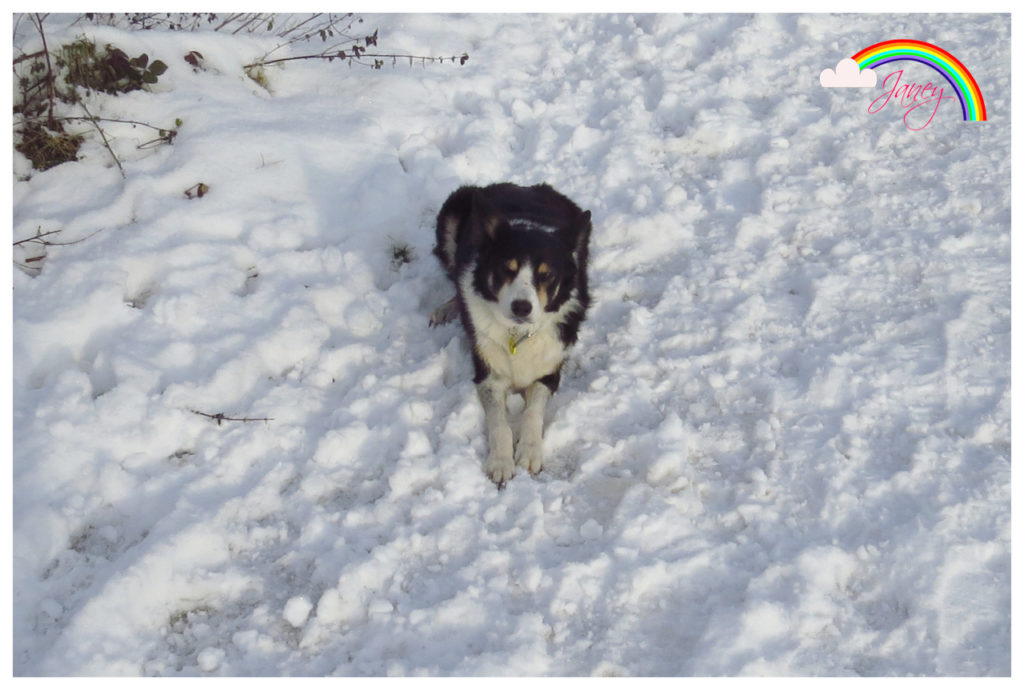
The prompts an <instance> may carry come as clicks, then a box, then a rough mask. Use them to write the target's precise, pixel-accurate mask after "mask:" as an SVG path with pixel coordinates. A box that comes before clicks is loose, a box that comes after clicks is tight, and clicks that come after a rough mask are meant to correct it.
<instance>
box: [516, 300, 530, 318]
mask: <svg viewBox="0 0 1024 690" xmlns="http://www.w3.org/2000/svg"><path fill="white" fill-rule="evenodd" d="M532 310H533V305H531V304H530V303H529V302H527V301H526V300H525V299H517V300H515V301H513V302H512V313H513V314H514V315H515V316H518V317H519V318H520V319H524V318H526V317H527V316H529V315H530V312H531V311H532Z"/></svg>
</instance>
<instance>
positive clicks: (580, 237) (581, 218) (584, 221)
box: [559, 211, 591, 262]
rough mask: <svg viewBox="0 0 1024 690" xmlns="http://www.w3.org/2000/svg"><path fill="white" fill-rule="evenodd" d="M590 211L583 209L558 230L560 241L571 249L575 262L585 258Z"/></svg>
mask: <svg viewBox="0 0 1024 690" xmlns="http://www.w3.org/2000/svg"><path fill="white" fill-rule="evenodd" d="M590 230H591V223H590V211H584V212H583V213H581V214H579V215H578V216H576V218H575V219H574V220H573V221H572V223H570V224H569V225H568V227H565V228H562V229H561V230H559V234H561V236H562V241H563V242H565V244H567V245H568V246H569V247H570V248H571V249H572V254H573V256H574V257H575V258H576V261H577V262H583V261H586V260H587V247H588V246H589V243H590Z"/></svg>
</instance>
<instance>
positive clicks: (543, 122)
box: [13, 15, 1010, 676]
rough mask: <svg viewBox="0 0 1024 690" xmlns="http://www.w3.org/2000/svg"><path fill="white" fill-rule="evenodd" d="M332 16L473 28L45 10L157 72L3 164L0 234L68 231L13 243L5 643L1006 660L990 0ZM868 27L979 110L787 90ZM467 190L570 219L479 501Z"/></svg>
mask: <svg viewBox="0 0 1024 690" xmlns="http://www.w3.org/2000/svg"><path fill="white" fill-rule="evenodd" d="M365 26H366V27H368V31H367V32H366V33H369V31H370V30H372V28H379V29H380V43H381V45H380V46H379V48H380V49H381V51H383V52H392V51H395V52H403V53H404V52H408V53H414V54H417V55H438V54H444V55H453V54H454V55H459V54H461V53H462V52H464V51H465V52H468V53H469V55H470V59H469V61H468V62H467V63H466V64H465V65H463V66H458V65H452V64H449V63H446V64H444V65H436V64H435V65H427V66H425V67H423V66H420V65H418V64H417V65H414V66H412V67H410V66H408V64H402V63H399V64H398V65H397V66H396V67H394V68H392V67H391V65H390V64H388V65H387V66H385V68H384V69H383V70H381V71H373V70H368V69H363V68H358V67H352V68H349V67H347V66H345V65H344V64H342V63H337V62H335V63H333V64H328V63H326V62H315V61H295V62H288V63H284V64H283V66H279V67H276V68H272V69H269V70H268V71H267V79H268V86H269V90H266V89H264V88H262V87H261V86H259V85H257V84H256V83H255V82H254V81H253V80H251V79H249V78H247V77H246V76H245V75H244V71H243V69H242V65H243V64H245V63H246V62H248V61H250V60H252V59H254V58H257V57H259V56H260V55H262V54H263V53H264V52H265V51H266V50H268V49H269V48H270V47H273V45H274V44H275V42H274V40H273V39H270V38H266V37H261V38H258V39H257V38H254V37H251V36H244V35H241V34H239V35H237V36H231V35H221V34H220V33H213V32H209V31H207V32H198V33H172V32H163V31H148V32H130V31H124V30H120V29H112V28H101V27H96V26H91V27H90V26H86V25H78V26H74V27H68V28H65V29H62V28H61V22H60V21H59V18H58V19H57V20H54V21H53V25H52V26H51V27H50V33H49V34H48V37H47V38H48V40H49V42H50V45H51V46H52V45H56V44H58V43H59V42H61V41H65V40H69V39H71V38H74V37H75V36H78V35H81V34H83V33H86V34H88V35H89V36H91V37H93V38H94V39H95V40H96V41H97V42H100V43H107V42H109V43H112V44H114V45H116V46H118V47H120V48H122V49H123V50H125V51H126V52H127V53H129V54H130V55H136V54H138V53H141V52H146V53H148V54H149V55H150V56H151V58H159V59H162V60H164V61H165V62H166V63H167V64H168V65H169V66H170V69H169V70H168V71H167V72H166V74H164V75H163V76H162V77H160V79H159V82H158V84H157V85H156V86H155V87H154V89H153V92H151V93H149V92H134V93H132V94H128V95H123V96H118V97H111V96H94V97H92V98H91V99H90V100H89V101H88V104H89V107H90V110H91V111H92V112H93V114H95V115H97V116H100V117H107V118H121V119H133V120H141V121H145V122H150V123H153V124H156V125H160V126H167V127H171V126H173V123H174V120H175V118H180V119H181V120H182V122H183V124H182V126H181V127H180V133H179V134H178V136H177V138H176V140H175V141H174V143H173V145H171V146H162V147H146V148H144V149H142V150H139V149H137V148H136V147H137V145H138V144H139V143H142V142H144V141H146V140H147V139H149V138H151V136H150V135H149V134H148V133H146V132H145V131H144V130H143V129H141V128H140V129H132V128H131V127H130V126H128V125H116V124H108V125H107V126H106V131H107V134H108V136H109V137H110V139H111V146H112V147H113V148H114V150H115V151H116V152H117V153H118V155H119V156H120V157H121V159H122V161H123V164H124V169H125V177H124V178H122V176H121V174H120V173H119V171H118V169H117V168H116V167H114V166H113V165H112V162H111V158H110V154H109V153H108V152H107V150H106V149H105V148H104V147H103V145H102V143H101V142H100V140H99V139H98V138H97V137H96V136H95V135H93V136H91V137H90V138H89V141H88V143H87V144H86V147H85V149H84V151H83V157H82V160H81V161H79V162H77V163H68V164H64V165H61V166H58V167H56V168H53V169H51V170H49V171H46V172H42V173H38V172H32V171H30V169H29V167H28V165H27V163H26V162H25V161H24V159H22V158H20V156H19V157H18V159H17V160H16V161H15V171H14V182H13V197H14V218H13V240H15V241H16V240H21V239H24V238H26V237H30V236H32V235H34V234H36V233H37V232H51V231H59V234H57V235H55V236H50V238H49V239H52V240H53V241H55V242H62V243H67V244H64V245H63V246H50V247H47V248H46V252H45V258H42V259H41V260H36V261H32V262H30V264H29V265H30V266H32V267H34V268H39V267H41V272H38V275H31V274H30V273H34V272H35V271H31V272H26V271H23V270H21V269H16V270H14V273H13V276H14V291H13V305H14V306H13V308H14V373H13V393H14V427H13V428H14V469H13V493H14V542H13V551H14V672H15V673H16V674H18V675H62V674H128V675H136V674H138V675H204V674H208V675H315V676H319V675H387V674H392V675H414V674H432V675H456V674H457V675H480V674H488V675H561V674H569V675H591V674H593V675H746V674H768V675H776V674H779V675H782V674H785V675H792V674H801V675H803V674H806V675H858V674H859V675H908V674H909V675H1006V674H1008V673H1009V671H1010V480H1009V478H1010V367H1009V364H1010V253H1009V249H1010V156H1009V142H1010V111H1009V109H1010V63H1009V59H1010V20H1009V17H1008V16H1007V15H984V16H982V15H955V16H954V15H912V16H910V15H907V16H885V15H832V16H830V15H813V16H801V15H777V16H772V15H756V16H751V15H687V16H683V15H668V16H651V15H643V16H638V17H629V16H623V15H601V16H598V15H575V16H521V15H468V16H459V17H448V16H432V15H416V16H403V15H385V16H372V15H368V16H366V24H365ZM23 29H25V30H24V31H22V32H21V39H19V41H21V42H20V43H19V48H21V49H24V50H32V49H34V48H35V47H36V46H37V39H36V38H35V37H33V36H32V34H31V32H30V31H28V30H27V27H24V26H23ZM901 37H910V38H919V39H922V40H927V41H930V42H932V43H935V44H937V45H939V46H941V47H943V48H945V49H947V50H949V51H950V52H952V53H953V54H954V55H956V57H957V58H959V59H960V60H961V61H962V62H963V63H964V64H965V65H966V66H967V67H968V69H969V70H970V71H971V73H972V74H973V75H974V76H975V78H976V79H977V80H978V82H979V84H980V85H981V88H982V91H983V95H984V97H985V101H986V103H987V106H988V112H989V119H988V121H987V122H982V123H966V122H964V121H963V120H962V118H961V116H960V114H959V111H958V110H957V109H956V108H955V107H954V106H952V105H950V104H948V103H943V104H941V105H940V108H939V110H938V111H937V113H936V116H935V118H934V121H933V122H932V123H931V124H930V125H929V126H927V127H926V128H924V129H921V130H920V131H912V130H910V129H908V128H907V127H906V126H904V123H903V122H902V119H901V118H902V115H903V110H902V109H900V108H897V107H896V106H894V105H892V106H887V107H886V109H884V110H883V111H882V112H879V113H874V114H872V113H869V112H868V105H869V104H870V102H871V101H872V99H874V98H875V97H877V96H878V95H880V94H881V93H882V87H881V84H879V86H878V87H876V88H875V89H873V90H871V89H869V90H866V91H865V90H861V89H825V88H823V87H821V86H820V84H819V83H818V75H819V73H820V72H821V71H822V70H823V69H825V68H831V67H834V66H835V64H836V62H837V61H838V60H839V59H841V58H843V57H849V56H850V55H852V54H853V53H854V52H856V51H858V50H860V49H862V48H865V47H867V46H869V45H871V44H874V43H876V42H878V41H881V40H885V39H890V38H901ZM192 50H196V51H199V52H200V53H202V54H203V56H204V58H205V66H206V69H205V70H204V71H194V70H193V69H192V67H190V66H189V65H188V64H186V63H185V62H184V60H183V56H184V55H185V54H186V53H188V52H189V51H192ZM904 69H905V70H906V75H907V76H908V78H909V77H913V78H914V79H916V80H917V81H918V82H924V81H927V80H935V79H936V74H935V73H934V72H930V70H928V69H927V68H925V67H923V66H920V65H915V64H912V63H907V65H906V66H905V67H904ZM884 74H885V73H884V72H883V74H882V75H880V77H881V76H884ZM879 81H880V82H881V79H880V80H879ZM82 131H88V127H84V126H83V127H82ZM502 180H509V181H513V182H518V183H523V184H532V183H536V182H541V181H546V182H549V183H550V184H552V185H553V186H555V187H556V188H557V189H559V190H561V191H563V192H565V193H566V194H568V195H569V196H570V197H572V198H573V199H574V200H575V201H576V202H577V203H579V204H580V206H582V207H584V208H588V209H590V210H591V211H592V212H593V216H594V234H593V238H592V245H591V254H592V264H591V271H590V275H591V281H592V286H593V289H592V292H593V295H594V297H595V303H594V306H593V308H592V310H591V312H590V317H589V319H588V321H587V322H586V323H585V324H584V327H583V329H582V337H581V341H580V344H579V346H578V348H577V349H576V350H575V352H574V354H573V356H572V359H571V360H570V362H569V363H568V365H567V367H566V369H565V371H564V375H563V380H562V387H561V389H560V391H559V393H558V394H557V395H556V396H555V398H554V399H553V401H552V404H551V405H550V407H549V415H548V429H547V434H546V439H545V451H546V455H547V457H548V463H549V464H548V467H547V469H546V470H545V471H544V472H543V473H542V474H541V475H540V476H539V477H537V478H531V477H529V476H517V477H516V478H515V479H514V480H513V481H512V482H510V483H509V484H508V486H507V488H506V489H505V490H504V491H497V490H496V489H495V486H494V485H493V484H492V483H491V482H490V481H489V480H488V479H487V477H486V476H485V475H484V473H483V471H482V468H481V461H482V458H483V456H484V454H485V452H486V449H485V443H484V439H483V434H482V411H481V408H480V406H479V403H478V402H477V398H476V394H475V391H474V388H473V385H472V383H471V378H472V366H471V362H470V356H469V351H468V346H467V343H466V340H465V338H464V336H463V333H462V331H461V328H460V327H459V326H458V325H457V324H452V325H448V326H444V327H441V328H438V329H433V330H431V329H428V328H427V319H428V316H429V314H430V311H431V310H432V309H433V308H434V307H435V306H437V305H438V304H439V303H440V302H441V301H443V300H445V299H447V298H448V297H449V296H450V294H451V290H450V288H449V287H448V285H446V284H445V280H444V278H443V277H442V274H441V272H440V269H439V267H438V266H437V263H436V261H435V260H434V257H433V256H431V255H430V250H431V246H432V242H433V227H432V224H433V219H434V216H435V214H436V213H437V210H438V208H439V206H440V204H441V203H442V202H443V201H444V199H445V197H446V196H447V195H448V194H449V193H450V192H451V191H452V190H454V189H455V188H456V187H457V186H458V185H460V184H472V183H476V184H484V183H489V182H494V181H502ZM200 182H201V183H205V184H206V185H208V187H209V191H208V193H207V194H206V195H205V196H203V197H202V198H192V199H189V198H187V197H186V195H185V194H184V191H185V190H186V189H188V188H190V187H193V186H194V185H196V184H197V183H200ZM403 247H405V248H407V249H408V250H409V251H408V252H407V254H408V258H410V259H411V260H410V261H408V262H406V263H402V262H401V261H400V260H396V257H395V250H396V248H397V249H398V250H399V254H400V255H401V254H402V251H401V250H402V248H403ZM26 249H27V250H28V252H29V253H26V251H25V250H26ZM31 252H36V253H35V254H32V253H31ZM38 254H39V252H38V247H37V246H35V245H31V244H30V245H20V246H19V247H17V248H15V250H14V259H15V261H16V262H19V263H25V262H26V260H27V259H30V258H35V257H36V256H38ZM401 258H402V257H401V256H399V257H398V259H401ZM197 413H205V414H206V415H218V414H223V415H226V416H228V417H234V418H250V419H253V418H269V421H248V422H241V421H226V420H225V421H222V423H220V424H218V423H217V422H216V421H214V420H213V419H211V418H210V417H207V416H203V415H202V414H197Z"/></svg>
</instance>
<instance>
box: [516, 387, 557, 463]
mask: <svg viewBox="0 0 1024 690" xmlns="http://www.w3.org/2000/svg"><path fill="white" fill-rule="evenodd" d="M550 399H551V389H550V388H548V386H546V385H545V384H543V383H541V382H540V381H537V382H536V383H533V384H531V385H530V387H529V388H527V389H526V408H525V409H524V410H523V419H522V426H521V427H520V429H519V443H518V444H516V464H517V465H519V466H520V467H525V468H526V469H528V470H529V471H530V474H537V473H538V472H540V471H541V468H542V467H543V466H544V452H543V448H542V447H541V445H542V441H543V437H544V410H545V409H546V408H547V404H548V400H550Z"/></svg>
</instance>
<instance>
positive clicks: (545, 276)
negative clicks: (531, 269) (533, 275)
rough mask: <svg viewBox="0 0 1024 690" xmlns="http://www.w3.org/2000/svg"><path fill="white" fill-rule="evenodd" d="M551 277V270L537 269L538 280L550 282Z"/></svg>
mask: <svg viewBox="0 0 1024 690" xmlns="http://www.w3.org/2000/svg"><path fill="white" fill-rule="evenodd" d="M551 278H552V275H551V271H537V280H539V281H540V282H542V283H550V282H551Z"/></svg>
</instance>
